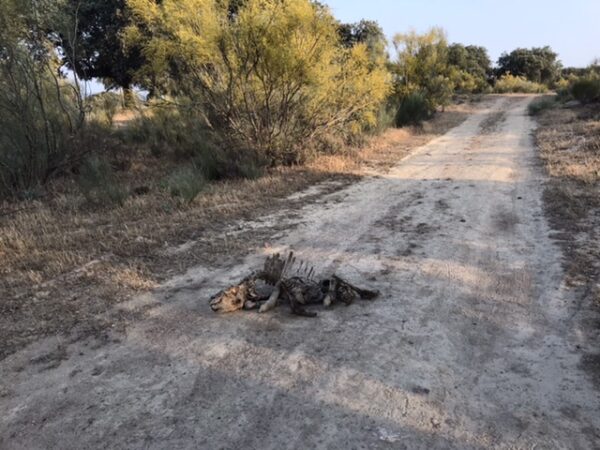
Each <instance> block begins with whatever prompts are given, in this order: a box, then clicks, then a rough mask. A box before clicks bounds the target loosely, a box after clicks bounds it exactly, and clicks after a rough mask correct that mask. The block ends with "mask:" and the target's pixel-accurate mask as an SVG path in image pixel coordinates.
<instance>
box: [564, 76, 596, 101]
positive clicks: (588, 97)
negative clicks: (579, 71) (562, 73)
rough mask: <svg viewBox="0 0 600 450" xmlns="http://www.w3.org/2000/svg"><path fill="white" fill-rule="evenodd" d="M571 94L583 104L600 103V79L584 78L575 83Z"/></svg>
mask: <svg viewBox="0 0 600 450" xmlns="http://www.w3.org/2000/svg"><path fill="white" fill-rule="evenodd" d="M571 94H572V95H573V97H575V99H576V100H579V101H580V102H581V103H593V102H600V78H591V77H590V78H582V79H579V80H577V81H575V82H573V84H572V85H571Z"/></svg>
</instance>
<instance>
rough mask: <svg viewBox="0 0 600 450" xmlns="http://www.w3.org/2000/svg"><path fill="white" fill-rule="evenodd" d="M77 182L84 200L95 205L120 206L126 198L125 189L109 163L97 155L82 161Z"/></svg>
mask: <svg viewBox="0 0 600 450" xmlns="http://www.w3.org/2000/svg"><path fill="white" fill-rule="evenodd" d="M78 184H79V188H80V190H81V192H82V193H83V196H84V197H85V198H86V200H87V201H88V202H90V203H93V204H96V205H114V204H116V205H119V206H122V205H123V204H124V203H125V200H126V199H127V195H128V193H127V190H126V189H125V188H124V187H123V186H121V184H120V183H119V182H118V180H117V179H116V177H115V174H114V171H113V168H112V167H111V165H110V163H109V162H108V161H107V160H106V159H104V158H101V157H98V156H92V157H89V158H87V159H86V160H85V161H84V162H83V164H82V165H81V167H80V168H79V178H78Z"/></svg>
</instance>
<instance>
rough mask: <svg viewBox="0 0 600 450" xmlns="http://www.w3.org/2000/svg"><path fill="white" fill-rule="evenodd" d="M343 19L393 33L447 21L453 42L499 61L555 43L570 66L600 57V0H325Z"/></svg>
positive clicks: (438, 24) (422, 29)
mask: <svg viewBox="0 0 600 450" xmlns="http://www.w3.org/2000/svg"><path fill="white" fill-rule="evenodd" d="M322 1H323V3H326V4H328V5H329V6H330V8H331V10H332V12H333V14H334V15H335V17H336V18H338V19H339V20H342V21H343V22H357V21H359V20H360V19H363V18H364V19H371V20H376V21H377V22H379V24H380V25H381V26H382V28H383V29H384V31H385V33H386V34H387V35H388V38H391V37H392V36H393V35H394V34H395V33H398V32H406V31H408V30H410V29H411V28H414V29H416V30H417V31H425V30H427V29H428V28H430V27H432V26H441V27H442V28H444V29H445V30H446V31H447V33H448V39H449V40H450V42H460V43H463V44H466V45H469V44H473V45H482V46H484V47H486V48H487V49H488V51H489V53H490V56H491V58H492V61H494V62H495V61H496V60H497V59H498V57H499V56H500V54H501V53H502V52H504V51H511V50H513V49H515V48H517V47H540V46H544V45H550V46H551V47H552V48H553V49H554V51H555V52H557V53H558V54H559V58H560V60H561V61H562V62H563V64H564V65H565V66H580V67H583V66H587V65H589V64H590V63H591V62H592V60H593V59H594V58H596V57H597V58H600V0H561V1H556V0H546V1H544V0H368V1H365V0H322Z"/></svg>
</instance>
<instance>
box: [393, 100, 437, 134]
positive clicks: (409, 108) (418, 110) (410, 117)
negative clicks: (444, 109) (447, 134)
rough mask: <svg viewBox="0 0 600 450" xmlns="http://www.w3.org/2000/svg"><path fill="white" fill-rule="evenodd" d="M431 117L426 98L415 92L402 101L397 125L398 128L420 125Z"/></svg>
mask: <svg viewBox="0 0 600 450" xmlns="http://www.w3.org/2000/svg"><path fill="white" fill-rule="evenodd" d="M429 115H430V110H429V107H428V105H427V100H426V99H425V96H424V95H423V94H421V93H419V92H413V93H411V94H408V95H407V96H406V97H404V98H403V99H402V102H401V103H400V107H399V108H398V112H397V113H396V119H395V124H396V126H397V127H402V126H404V125H420V124H421V122H423V121H424V120H426V119H427V118H428V117H429Z"/></svg>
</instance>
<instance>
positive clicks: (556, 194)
mask: <svg viewBox="0 0 600 450" xmlns="http://www.w3.org/2000/svg"><path fill="white" fill-rule="evenodd" d="M536 117H537V120H538V123H539V127H538V129H537V131H536V141H537V144H538V147H539V150H540V156H541V159H542V161H543V164H544V166H545V168H546V170H547V172H548V174H549V175H550V176H551V179H550V182H549V184H548V186H547V188H546V191H545V194H544V200H545V205H546V210H547V212H548V215H549V217H550V221H551V224H552V226H553V228H554V229H556V230H558V233H557V236H556V237H557V239H558V240H559V241H560V242H561V244H562V246H563V249H564V253H565V260H564V265H565V269H566V272H567V274H568V276H569V282H570V284H571V285H573V286H578V287H581V288H582V290H583V293H584V296H585V297H587V298H591V299H593V300H595V301H596V302H599V303H600V285H599V284H598V283H599V280H600V236H599V230H600V105H588V106H571V107H564V106H563V107H555V108H550V109H546V110H544V111H542V112H541V113H540V114H539V115H538V116H536Z"/></svg>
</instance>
